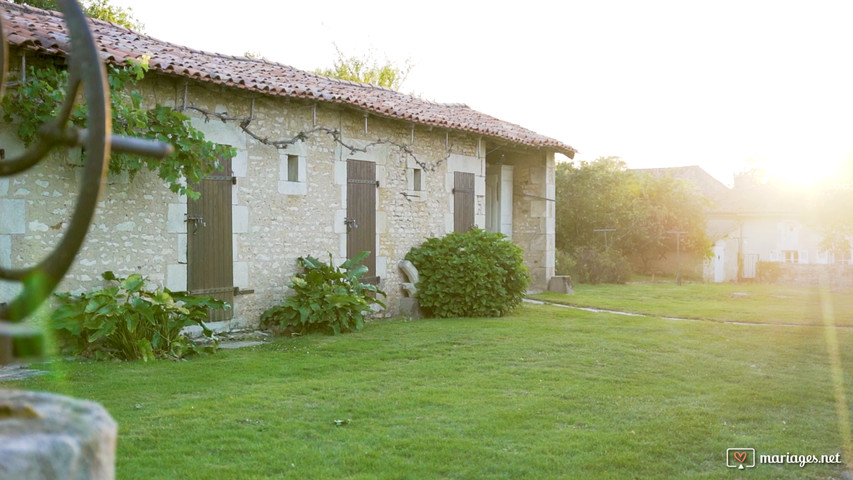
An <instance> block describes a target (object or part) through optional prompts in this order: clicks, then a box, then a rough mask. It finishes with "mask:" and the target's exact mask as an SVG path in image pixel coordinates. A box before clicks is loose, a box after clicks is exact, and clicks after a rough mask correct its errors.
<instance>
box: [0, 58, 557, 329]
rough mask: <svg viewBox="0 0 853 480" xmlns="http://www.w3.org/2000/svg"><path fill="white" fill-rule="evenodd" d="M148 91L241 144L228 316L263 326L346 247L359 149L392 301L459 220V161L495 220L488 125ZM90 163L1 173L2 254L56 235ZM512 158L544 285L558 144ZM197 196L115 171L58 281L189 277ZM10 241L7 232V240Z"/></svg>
mask: <svg viewBox="0 0 853 480" xmlns="http://www.w3.org/2000/svg"><path fill="white" fill-rule="evenodd" d="M185 88H186V90H185ZM143 92H144V94H145V98H146V102H147V103H149V104H154V103H162V104H166V105H172V106H176V107H182V106H183V107H187V108H186V109H185V113H186V114H187V115H189V116H190V117H191V118H192V119H193V125H194V126H195V127H196V128H198V129H200V130H201V131H202V132H204V133H205V135H206V137H207V138H208V139H209V140H212V141H216V142H219V143H225V144H229V145H232V146H234V147H235V148H236V149H237V151H238V155H237V157H236V158H235V159H233V161H232V167H233V168H232V169H233V171H234V175H235V177H236V185H235V186H234V187H233V190H232V192H233V200H232V204H233V207H232V215H233V245H234V247H233V251H234V259H233V261H234V272H235V274H234V276H235V286H238V287H240V288H241V289H243V290H246V289H250V290H253V291H254V293H251V294H247V295H238V296H237V297H236V298H235V306H234V313H235V321H234V322H233V323H232V324H231V325H229V326H234V325H237V324H243V325H256V324H257V322H258V319H259V317H260V314H261V313H262V312H263V311H264V310H265V309H267V308H269V307H270V306H272V305H274V304H276V303H278V302H280V301H281V299H282V298H283V297H284V295H285V294H287V291H288V289H287V285H288V283H289V279H290V277H291V276H292V275H293V274H294V273H295V272H296V270H297V263H296V261H297V258H298V257H300V256H307V255H312V256H315V257H318V258H320V259H327V258H328V256H329V254H331V255H332V257H333V261H334V262H336V263H339V262H342V261H343V260H344V257H345V255H346V227H345V225H344V222H343V220H344V218H345V217H346V208H347V205H346V201H347V197H346V175H347V173H346V171H347V170H346V162H347V160H348V159H358V160H365V161H370V162H375V163H376V167H377V168H376V171H377V179H378V180H379V188H378V190H377V232H376V233H377V246H376V247H377V248H376V257H377V274H378V275H380V276H381V277H382V282H381V284H380V287H381V288H382V289H384V290H385V291H386V292H387V293H388V298H387V303H388V305H389V309H388V311H387V313H388V314H394V313H396V312H397V309H398V305H399V298H400V296H401V287H400V283H401V282H402V281H404V279H403V278H402V276H401V273H400V272H399V271H398V269H397V268H396V265H397V262H398V261H399V260H401V259H402V258H403V257H404V256H405V255H406V253H408V251H409V250H410V249H411V248H412V247H413V246H416V245H419V244H420V243H422V242H423V241H424V240H425V239H426V238H428V237H433V236H443V235H445V234H446V233H449V232H450V231H452V229H453V223H452V219H453V198H452V197H453V194H452V188H453V181H452V178H453V172H454V171H464V172H470V173H474V174H475V179H476V180H475V187H476V189H475V190H476V193H475V221H476V223H477V224H478V225H479V226H481V227H484V226H485V219H486V205H485V203H486V192H485V190H486V188H485V175H486V174H485V171H486V166H485V165H486V142H485V141H484V140H483V139H481V138H479V137H475V136H472V135H466V134H464V133H461V132H448V131H446V130H441V129H437V128H436V129H431V128H425V127H421V126H412V125H411V124H406V123H403V122H399V121H393V120H388V119H383V118H380V117H376V116H367V117H365V115H364V114H363V113H361V112H358V111H355V110H352V109H346V108H341V107H338V106H334V105H327V104H319V103H318V104H314V103H310V102H305V101H298V100H288V99H283V98H266V97H256V98H255V99H254V101H253V100H252V99H251V98H248V97H245V96H241V95H235V94H234V92H233V91H230V90H228V89H223V88H220V87H211V86H204V85H199V84H189V86H187V87H185V86H184V83H183V81H180V82H178V81H175V80H173V79H169V78H165V77H156V76H154V75H151V76H149V78H146V80H145V81H144V86H143ZM184 99H186V104H184V101H185V100H184ZM253 102H254V103H253ZM199 110H203V111H207V112H216V113H220V114H225V113H227V115H228V116H230V117H245V118H248V117H249V116H251V118H252V120H251V122H249V124H248V128H249V129H251V131H252V132H253V133H254V135H256V136H257V137H259V138H262V139H268V140H269V141H273V142H274V141H281V140H287V139H292V138H294V137H296V136H298V135H301V136H303V138H304V141H303V140H296V141H294V142H292V144H291V145H288V146H286V147H285V148H278V149H277V148H275V147H274V146H270V145H265V144H264V143H263V142H261V141H259V140H257V139H256V138H252V136H250V135H249V134H247V133H246V132H245V131H243V130H242V129H241V126H240V121H235V120H229V121H227V122H222V121H221V120H220V119H218V118H215V117H212V116H211V117H209V118H205V115H204V114H203V113H200V112H199ZM332 131H335V132H337V133H336V134H333V133H332ZM5 140H6V139H5V138H4V141H5ZM6 148H7V152H9V151H10V150H9V147H6ZM75 155H76V156H75ZM290 157H293V158H295V160H296V161H297V162H298V163H297V164H298V172H299V174H298V175H299V178H298V179H296V181H293V179H289V178H286V177H287V175H288V168H287V166H288V162H290V161H291V160H290ZM79 163H80V160H79V151H77V152H72V153H71V154H63V156H62V158H56V159H55V161H52V162H49V163H48V164H46V165H41V166H39V167H38V168H37V169H36V170H35V171H34V172H31V173H29V174H28V175H26V176H19V177H14V178H12V179H9V181H8V182H6V183H4V184H2V185H0V209H2V211H3V212H4V213H5V212H6V211H7V210H8V211H9V212H12V213H11V214H10V215H9V216H8V217H7V219H6V220H4V222H5V223H0V240H2V242H0V262H3V261H5V256H4V255H5V254H4V251H6V250H8V257H9V258H8V260H9V261H11V262H12V263H13V264H14V265H16V266H21V265H22V264H25V263H28V262H31V261H32V259H34V258H40V257H41V255H42V252H44V251H47V250H49V249H50V248H52V247H51V246H52V245H55V244H56V242H57V241H58V240H59V238H60V236H61V234H62V233H63V232H64V231H65V229H66V228H67V221H68V218H69V216H70V214H71V212H72V209H73V203H74V198H75V196H76V189H77V183H76V180H77V171H78V170H79V166H78V165H79ZM507 165H514V166H515V176H514V186H513V190H514V192H513V195H514V199H515V200H514V208H513V219H514V220H513V225H512V233H513V240H514V241H516V243H518V244H519V245H521V246H522V248H524V249H525V260H526V262H527V264H528V267H529V268H530V272H531V275H532V276H533V279H534V286H538V288H544V287H545V285H546V284H547V280H548V278H550V276H552V275H553V273H554V272H553V249H554V248H553V243H554V238H553V237H554V204H553V200H551V199H553V185H552V184H553V170H554V162H553V154H551V155H546V154H545V153H541V152H535V153H532V154H529V155H524V154H519V153H511V154H508V155H507ZM416 171H417V175H416ZM416 176H418V177H419V178H420V182H421V188H420V190H416V186H415V177H416ZM186 203H187V200H186V198H182V197H179V196H177V195H176V194H174V193H172V192H170V191H169V189H168V188H167V187H166V186H165V185H164V183H163V181H162V180H160V179H159V178H158V177H157V176H156V174H155V173H153V172H148V171H144V172H141V173H140V174H139V175H137V177H136V178H135V179H133V180H132V181H130V180H129V179H127V178H126V177H116V178H111V184H110V185H108V187H107V189H106V191H105V193H104V195H103V197H102V199H101V202H100V203H99V207H98V211H97V213H96V216H95V220H94V224H93V226H92V229H91V232H90V234H89V236H88V237H87V239H86V243H85V244H84V247H83V249H82V251H81V252H80V254H79V256H78V258H77V261H76V262H75V265H74V267H73V268H72V270H71V271H70V273H69V275H68V277H67V278H66V280H65V281H64V282H63V283H62V284H61V285H60V287H59V290H60V291H62V290H65V291H68V290H71V291H77V290H82V289H89V288H92V287H93V286H96V285H99V284H101V281H100V273H101V272H103V271H105V270H113V271H115V272H116V274H117V275H127V274H130V273H134V272H138V273H141V274H143V275H145V276H148V277H149V278H150V279H151V280H152V281H153V282H154V283H157V284H161V285H166V286H168V287H169V288H171V289H176V290H181V289H185V288H186V278H187V263H186V262H187V255H186V248H187V224H186V221H185V220H186ZM3 242H6V244H9V246H8V248H6V249H5V250H4V248H3V245H4V243H3ZM0 293H4V294H5V291H4V290H0ZM0 300H2V299H0ZM226 328H227V326H226Z"/></svg>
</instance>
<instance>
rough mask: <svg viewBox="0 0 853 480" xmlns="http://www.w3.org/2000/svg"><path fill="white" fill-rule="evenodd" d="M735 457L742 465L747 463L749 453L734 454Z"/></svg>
mask: <svg viewBox="0 0 853 480" xmlns="http://www.w3.org/2000/svg"><path fill="white" fill-rule="evenodd" d="M734 456H735V460H737V461H738V462H740V463H743V462H745V461H746V456H747V453H746V452H734Z"/></svg>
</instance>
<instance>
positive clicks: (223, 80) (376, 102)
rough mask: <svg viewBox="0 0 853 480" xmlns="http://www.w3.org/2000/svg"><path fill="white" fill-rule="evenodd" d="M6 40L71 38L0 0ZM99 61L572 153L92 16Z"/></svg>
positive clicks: (61, 46)
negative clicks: (144, 62) (140, 61)
mask: <svg viewBox="0 0 853 480" xmlns="http://www.w3.org/2000/svg"><path fill="white" fill-rule="evenodd" d="M0 8H3V9H4V14H3V17H4V28H5V33H6V37H7V41H8V42H9V44H10V45H12V46H15V47H18V48H22V49H27V50H32V51H36V52H41V53H45V54H49V55H60V56H67V55H68V53H69V51H70V45H69V37H68V35H67V33H66V30H65V24H64V23H63V20H62V15H61V14H60V13H58V12H51V11H46V10H40V9H37V8H32V7H27V6H22V5H17V4H11V3H7V2H3V1H0ZM90 28H91V30H92V32H93V35H94V38H95V41H96V42H97V44H98V45H99V47H100V50H101V57H102V58H103V59H104V61H106V62H109V63H113V64H117V65H121V64H124V63H125V61H126V60H128V59H136V58H138V57H140V56H141V55H143V54H147V55H151V59H150V62H149V65H150V68H151V71H154V72H158V73H162V74H167V75H177V76H180V77H186V78H190V79H194V80H197V81H199V82H207V83H213V84H220V85H225V86H228V87H233V88H237V89H242V90H247V91H252V92H257V93H260V94H264V95H271V96H284V97H291V98H303V99H309V100H315V101H318V102H328V103H337V104H342V105H346V106H349V107H352V108H356V109H359V110H361V111H365V112H369V113H371V114H374V115H378V116H382V117H387V118H393V119H397V120H402V121H406V122H410V123H414V124H419V125H426V126H433V127H441V128H446V129H450V130H459V131H465V132H471V133H475V134H479V135H483V136H486V137H493V138H497V139H503V140H507V141H510V142H513V143H517V144H521V145H526V146H530V147H539V148H544V149H548V150H552V151H555V152H559V153H562V154H564V155H567V156H569V157H573V156H574V154H575V149H574V148H572V147H571V146H569V145H567V144H565V143H562V142H560V141H558V140H555V139H553V138H550V137H547V136H544V135H540V134H538V133H536V132H533V131H531V130H528V129H526V128H523V127H521V126H519V125H515V124H513V123H509V122H505V121H503V120H499V119H497V118H494V117H491V116H489V115H486V114H483V113H480V112H478V111H476V110H473V109H471V108H469V107H468V106H466V105H461V104H445V103H436V102H429V101H425V100H421V99H419V98H417V97H414V96H411V95H407V94H404V93H400V92H397V91H394V90H391V89H388V88H383V87H377V86H374V85H365V84H359V83H355V82H349V81H345V80H337V79H333V78H328V77H323V76H320V75H315V74H313V73H309V72H305V71H302V70H298V69H296V68H293V67H289V66H287V65H281V64H278V63H273V62H270V61H267V60H262V59H254V58H246V57H237V56H228V55H220V54H216V53H209V52H203V51H199V50H193V49H190V48H187V47H183V46H180V45H174V44H171V43H168V42H164V41H161V40H157V39H155V38H152V37H149V36H147V35H143V34H141V33H137V32H134V31H132V30H128V29H126V28H124V27H121V26H118V25H115V24H112V23H109V22H105V21H101V20H94V19H92V20H90Z"/></svg>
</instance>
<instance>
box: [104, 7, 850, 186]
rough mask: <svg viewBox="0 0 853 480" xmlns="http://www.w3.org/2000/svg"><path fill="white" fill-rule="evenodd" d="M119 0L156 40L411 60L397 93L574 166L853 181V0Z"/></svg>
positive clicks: (238, 50) (297, 56) (319, 60)
mask: <svg viewBox="0 0 853 480" xmlns="http://www.w3.org/2000/svg"><path fill="white" fill-rule="evenodd" d="M110 3H111V4H113V5H116V6H122V7H130V8H132V10H133V15H134V16H135V17H136V18H137V19H138V20H140V21H141V22H142V23H143V24H144V25H145V27H144V33H146V34H148V35H150V36H152V37H155V38H158V39H160V40H165V41H169V42H171V43H176V44H179V45H185V46H189V47H193V48H197V49H201V50H206V51H211V52H217V53H224V54H231V55H243V54H245V53H246V52H253V53H257V54H260V55H262V56H264V57H266V58H267V59H269V60H271V61H275V62H278V63H283V64H286V65H290V66H293V67H296V68H300V69H304V70H313V69H315V68H319V67H327V66H331V65H332V63H333V61H334V59H335V58H336V53H335V45H337V46H338V47H339V48H340V49H341V51H342V52H343V53H345V54H347V55H363V54H367V53H372V54H373V55H374V56H375V57H377V58H378V59H380V60H384V59H385V58H387V59H389V60H391V61H392V62H394V63H397V64H400V65H402V64H404V63H405V62H406V61H410V62H411V64H412V65H413V68H412V70H411V72H410V74H409V76H408V78H407V80H406V82H405V83H404V85H403V87H402V91H404V92H406V93H415V94H417V95H420V96H422V97H423V98H427V99H430V100H435V101H439V102H450V103H455V102H458V103H465V104H467V105H468V106H470V107H471V108H474V109H476V110H479V111H481V112H483V113H486V114H489V115H492V116H495V117H497V118H500V119H501V120H505V121H509V122H512V123H516V124H519V125H521V126H523V127H526V128H528V129H531V130H533V131H536V132H537V133H541V134H544V135H548V136H550V137H553V138H556V139H558V140H560V141H562V142H564V143H567V144H569V145H572V146H573V147H574V148H576V149H577V150H578V151H579V154H578V155H577V156H576V157H575V161H592V160H595V159H596V158H598V157H602V156H618V157H620V158H621V159H622V160H624V161H625V162H626V163H627V165H628V166H629V167H630V168H652V167H674V166H684V165H700V166H701V167H703V168H704V169H705V170H706V171H708V172H709V173H711V174H712V175H714V176H715V177H716V178H717V179H719V180H720V181H722V182H723V183H725V184H729V185H730V184H731V183H732V178H733V174H734V173H735V172H739V171H743V170H745V169H747V168H751V167H763V168H765V169H766V170H767V171H768V172H769V173H770V174H771V175H776V176H779V177H782V178H783V179H787V180H789V181H792V182H796V183H806V182H814V181H817V180H819V179H821V178H822V177H824V176H829V177H831V178H838V174H837V173H836V172H837V171H838V170H839V169H841V170H844V171H847V172H853V28H850V26H849V22H850V19H851V18H853V2H850V1H847V0H832V1H827V0H808V1H806V0H802V1H796V2H795V1H790V0H775V1H765V0H735V1H730V0H714V1H698V0H644V1H633V0H584V1H576V0H563V1H561V2H558V1H554V0H549V1H541V0H526V1H524V2H495V1H490V2H486V1H460V0H457V1H445V0H433V1H430V2H400V1H398V0H396V1H378V0H361V1H357V2H356V1H339V0H325V1H322V2H317V3H311V2H298V3H297V2H289V1H269V0H241V1H239V2H225V1H220V0H209V1H203V2H202V1H189V0H184V1H175V0H169V1H167V0H110ZM559 157H561V156H559ZM561 158H562V157H561ZM562 160H565V161H568V159H566V158H562ZM845 169H846V170H845Z"/></svg>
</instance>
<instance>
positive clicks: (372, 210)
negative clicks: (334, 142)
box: [345, 160, 379, 284]
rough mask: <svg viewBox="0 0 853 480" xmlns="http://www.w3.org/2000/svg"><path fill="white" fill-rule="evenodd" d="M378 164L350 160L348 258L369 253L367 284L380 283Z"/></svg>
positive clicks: (364, 279) (347, 220)
mask: <svg viewBox="0 0 853 480" xmlns="http://www.w3.org/2000/svg"><path fill="white" fill-rule="evenodd" d="M378 187H379V182H377V181H376V164H375V163H373V162H365V161H363V160H347V218H346V220H345V222H346V227H347V258H355V257H356V256H357V255H358V254H359V253H361V252H363V251H369V252H370V255H369V256H368V257H367V258H365V259H364V260H363V261H362V262H361V263H362V265H364V266H366V267H367V273H366V274H365V275H364V277H362V281H363V282H365V283H373V284H378V283H379V277H378V276H377V275H376V189H377V188H378Z"/></svg>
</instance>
